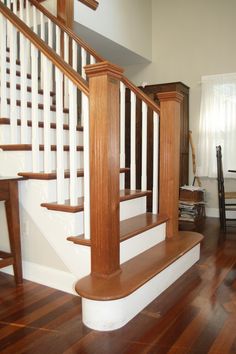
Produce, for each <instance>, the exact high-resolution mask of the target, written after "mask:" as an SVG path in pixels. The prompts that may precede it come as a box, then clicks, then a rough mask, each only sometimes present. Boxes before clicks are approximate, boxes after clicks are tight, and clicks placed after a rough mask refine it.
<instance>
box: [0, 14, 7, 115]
mask: <svg viewBox="0 0 236 354" xmlns="http://www.w3.org/2000/svg"><path fill="white" fill-rule="evenodd" d="M6 30H7V21H6V19H5V18H4V17H3V16H2V14H0V56H1V57H0V58H1V59H0V65H1V70H0V80H1V88H0V89H1V91H0V95H1V117H3V118H6V117H7V95H6V82H7V75H6V57H7V52H6V45H7V43H6V36H7V32H6Z"/></svg>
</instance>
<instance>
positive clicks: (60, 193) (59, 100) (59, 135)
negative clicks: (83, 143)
mask: <svg viewBox="0 0 236 354" xmlns="http://www.w3.org/2000/svg"><path fill="white" fill-rule="evenodd" d="M55 79H56V124H57V129H56V139H57V152H56V155H57V158H56V163H57V168H56V170H57V203H58V204H64V202H65V197H64V146H63V75H62V73H61V71H60V70H59V69H57V68H55Z"/></svg>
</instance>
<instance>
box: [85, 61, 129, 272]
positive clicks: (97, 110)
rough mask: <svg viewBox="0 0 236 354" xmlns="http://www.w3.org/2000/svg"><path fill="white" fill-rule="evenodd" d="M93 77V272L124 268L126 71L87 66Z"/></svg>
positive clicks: (107, 65) (90, 105)
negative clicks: (122, 113) (122, 98)
mask: <svg viewBox="0 0 236 354" xmlns="http://www.w3.org/2000/svg"><path fill="white" fill-rule="evenodd" d="M85 71H86V74H87V76H88V78H89V92H90V94H89V95H90V96H89V110H90V205H91V214H90V215H91V272H92V274H96V275H99V276H111V275H112V274H114V273H116V272H117V271H119V270H120V227H119V226H120V223H119V204H120V201H119V169H120V157H119V86H120V79H121V76H122V73H123V70H122V69H121V68H120V67H118V66H116V65H113V64H111V63H109V62H102V63H97V64H93V65H87V66H86V67H85Z"/></svg>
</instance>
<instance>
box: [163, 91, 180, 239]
mask: <svg viewBox="0 0 236 354" xmlns="http://www.w3.org/2000/svg"><path fill="white" fill-rule="evenodd" d="M157 97H158V99H159V101H160V108H161V113H160V207H159V208H160V213H163V214H166V215H168V217H169V221H168V222H167V230H166V232H167V237H174V236H177V235H178V210H179V153H180V104H181V102H182V100H183V95H182V94H180V93H178V92H176V91H173V92H162V93H158V94H157Z"/></svg>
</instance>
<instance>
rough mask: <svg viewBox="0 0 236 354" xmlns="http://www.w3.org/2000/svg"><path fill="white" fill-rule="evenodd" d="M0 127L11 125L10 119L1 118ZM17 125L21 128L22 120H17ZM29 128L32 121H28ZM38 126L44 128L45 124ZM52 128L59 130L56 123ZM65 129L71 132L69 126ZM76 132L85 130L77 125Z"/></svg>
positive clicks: (52, 124) (39, 123) (40, 122)
mask: <svg viewBox="0 0 236 354" xmlns="http://www.w3.org/2000/svg"><path fill="white" fill-rule="evenodd" d="M0 125H10V118H0ZM17 125H18V126H21V119H17ZM27 126H28V127H32V121H31V120H27ZM38 126H39V128H44V122H42V121H39V122H38ZM50 128H51V129H56V128H57V125H56V123H50ZM63 129H64V130H69V124H63ZM76 130H77V131H80V132H82V131H83V130H84V128H83V127H81V126H80V125H77V127H76Z"/></svg>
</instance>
